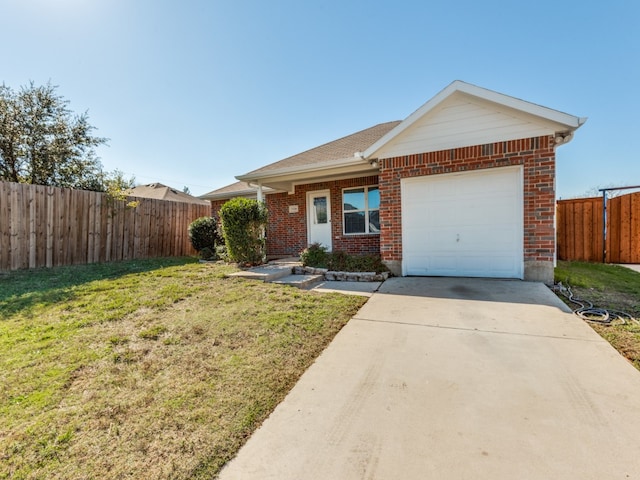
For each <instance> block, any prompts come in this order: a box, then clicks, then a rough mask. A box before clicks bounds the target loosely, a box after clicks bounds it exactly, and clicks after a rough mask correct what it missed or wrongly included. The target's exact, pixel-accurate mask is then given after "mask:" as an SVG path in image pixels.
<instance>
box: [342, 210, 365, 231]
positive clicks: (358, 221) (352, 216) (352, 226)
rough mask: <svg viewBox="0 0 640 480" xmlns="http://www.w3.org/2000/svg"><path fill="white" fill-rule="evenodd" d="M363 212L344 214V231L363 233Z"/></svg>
mask: <svg viewBox="0 0 640 480" xmlns="http://www.w3.org/2000/svg"><path fill="white" fill-rule="evenodd" d="M364 222H365V216H364V212H352V213H345V214H344V233H364V232H365V230H364Z"/></svg>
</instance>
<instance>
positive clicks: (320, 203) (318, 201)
mask: <svg viewBox="0 0 640 480" xmlns="http://www.w3.org/2000/svg"><path fill="white" fill-rule="evenodd" d="M307 239H308V243H309V245H311V244H312V243H316V242H317V243H319V244H321V245H323V246H324V247H326V248H327V249H328V250H329V251H331V197H330V192H329V190H321V191H318V192H309V193H307Z"/></svg>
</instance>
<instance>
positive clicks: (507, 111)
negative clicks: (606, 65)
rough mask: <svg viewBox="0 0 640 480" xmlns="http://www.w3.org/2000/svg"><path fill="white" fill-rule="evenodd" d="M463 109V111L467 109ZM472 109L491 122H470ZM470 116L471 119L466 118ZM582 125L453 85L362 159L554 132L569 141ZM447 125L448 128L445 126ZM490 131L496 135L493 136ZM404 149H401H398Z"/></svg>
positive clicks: (486, 92)
mask: <svg viewBox="0 0 640 480" xmlns="http://www.w3.org/2000/svg"><path fill="white" fill-rule="evenodd" d="M465 105H467V107H466V108H465ZM456 106H457V107H458V109H459V112H458V114H457V115H456V112H453V111H449V112H446V111H445V110H446V109H447V107H450V108H451V107H456ZM473 106H477V107H480V108H481V109H483V112H475V115H480V116H481V115H483V114H485V115H488V116H489V117H490V116H491V115H493V117H492V118H489V117H487V118H485V119H484V120H487V122H486V123H485V122H484V121H483V120H482V119H479V118H476V119H475V120H474V118H473V115H474V112H472V110H473ZM469 113H471V116H470V117H469V116H468V114H469ZM438 115H443V116H444V117H445V118H443V119H442V120H443V121H442V124H441V125H440V126H439V127H438V126H437V123H438V122H437V121H435V118H434V117H437V116H438ZM430 120H431V124H430V123H429V121H430ZM474 121H475V122H476V124H475V126H472V125H471V122H474ZM585 121H586V118H581V117H576V116H573V115H569V114H566V113H563V112H559V111H557V110H552V109H550V108H547V107H542V106H540V105H536V104H534V103H530V102H526V101H524V100H520V99H518V98H514V97H510V96H508V95H504V94H501V93H497V92H494V91H492V90H487V89H485V88H481V87H477V86H475V85H471V84H469V83H465V82H462V81H460V80H456V81H455V82H453V83H451V84H450V85H449V86H448V87H446V88H445V89H444V90H442V91H441V92H440V93H438V94H437V95H436V96H435V97H433V98H432V99H431V100H429V101H428V102H427V103H425V104H424V105H422V106H421V107H420V108H419V109H418V110H416V111H415V112H413V113H412V114H411V115H409V116H408V117H407V118H406V119H405V120H404V121H403V122H402V123H400V124H399V125H398V126H396V127H395V128H394V129H393V130H391V131H389V132H388V133H387V134H386V135H384V136H383V137H382V138H380V139H379V140H378V141H377V142H375V143H374V144H373V145H371V146H370V147H369V148H368V149H367V150H366V151H365V152H363V156H364V157H365V158H367V159H371V158H387V157H390V156H396V155H406V154H409V153H422V152H425V151H436V150H444V149H447V148H457V147H463V146H470V145H479V144H484V143H492V142H494V141H504V140H515V139H517V138H527V137H533V136H539V135H546V134H554V133H557V132H562V133H563V134H567V135H568V134H570V133H572V132H573V131H575V130H576V129H577V128H579V127H580V126H581V125H582V124H583V123H584V122H585ZM447 122H450V124H449V125H446V123H447ZM492 122H493V124H492ZM518 125H519V126H518ZM420 127H429V128H423V129H422V131H420V130H421V128H420ZM451 127H453V128H451ZM447 128H448V129H449V131H447ZM491 128H494V130H493V131H492V130H491ZM409 130H416V132H415V133H414V134H413V135H412V134H410V132H409ZM483 132H484V133H483ZM412 136H413V138H411V137H412ZM407 137H409V138H407ZM447 137H449V138H447ZM567 138H570V136H567ZM412 142H414V143H417V144H416V145H414V146H413V148H411V147H408V146H407V145H406V143H409V144H410V143H412ZM402 143H405V145H404V146H400V147H399V148H396V147H397V146H398V145H400V144H402ZM565 143H566V142H565Z"/></svg>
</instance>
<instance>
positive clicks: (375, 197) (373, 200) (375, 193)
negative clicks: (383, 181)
mask: <svg viewBox="0 0 640 480" xmlns="http://www.w3.org/2000/svg"><path fill="white" fill-rule="evenodd" d="M379 208H380V190H379V189H378V187H369V210H377V209H379Z"/></svg>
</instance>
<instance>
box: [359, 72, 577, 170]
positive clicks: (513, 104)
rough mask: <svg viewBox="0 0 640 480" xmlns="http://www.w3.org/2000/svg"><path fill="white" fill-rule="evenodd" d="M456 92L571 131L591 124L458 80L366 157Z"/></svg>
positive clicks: (366, 152)
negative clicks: (585, 124)
mask: <svg viewBox="0 0 640 480" xmlns="http://www.w3.org/2000/svg"><path fill="white" fill-rule="evenodd" d="M456 92H461V93H466V94H467V95H471V96H474V97H477V98H480V99H483V100H486V101H489V102H493V103H496V104H498V105H503V106H506V107H509V108H512V109H514V110H519V111H521V112H525V113H528V114H530V115H533V116H536V117H539V118H542V119H545V120H550V121H552V122H555V123H559V124H561V125H563V126H565V127H566V128H567V130H569V131H574V130H577V129H578V128H579V127H580V126H581V125H582V124H583V123H584V122H586V121H587V119H586V117H576V116H574V115H569V114H568V113H563V112H560V111H558V110H553V109H551V108H547V107H543V106H541V105H536V104H535V103H531V102H527V101H525V100H520V99H519V98H515V97H510V96H508V95H504V94H502V93H498V92H494V91H493V90H487V89H486V88H482V87H478V86H476V85H471V84H470V83H466V82H463V81H461V80H456V81H454V82H452V83H451V84H449V85H448V86H447V87H446V88H445V89H444V90H441V91H440V92H439V93H438V94H437V95H436V96H434V97H433V98H431V100H429V101H428V102H427V103H425V104H424V105H422V106H421V107H420V108H418V109H417V110H416V111H415V112H413V113H412V114H411V115H409V116H408V117H407V118H406V119H404V120H403V121H402V123H400V124H399V125H398V126H396V127H395V128H394V129H392V130H390V131H389V132H387V134H386V135H384V136H383V137H382V138H380V139H379V140H378V141H377V142H375V143H374V144H373V145H371V146H370V147H369V148H367V149H366V150H365V151H364V152H363V156H364V158H366V159H369V158H375V154H376V153H377V152H378V150H380V149H381V148H382V147H383V146H384V145H386V144H387V143H388V142H390V141H391V140H393V139H394V138H395V137H397V136H398V135H400V134H401V133H402V132H404V131H405V130H406V129H407V128H409V127H410V126H411V125H413V124H414V123H415V122H416V121H417V120H419V119H420V118H422V117H423V116H424V115H426V114H427V113H429V112H430V111H431V110H433V109H434V108H436V107H437V106H438V105H439V104H441V103H442V102H443V101H444V100H445V99H447V98H448V97H449V96H451V95H453V94H454V93H456Z"/></svg>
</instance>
